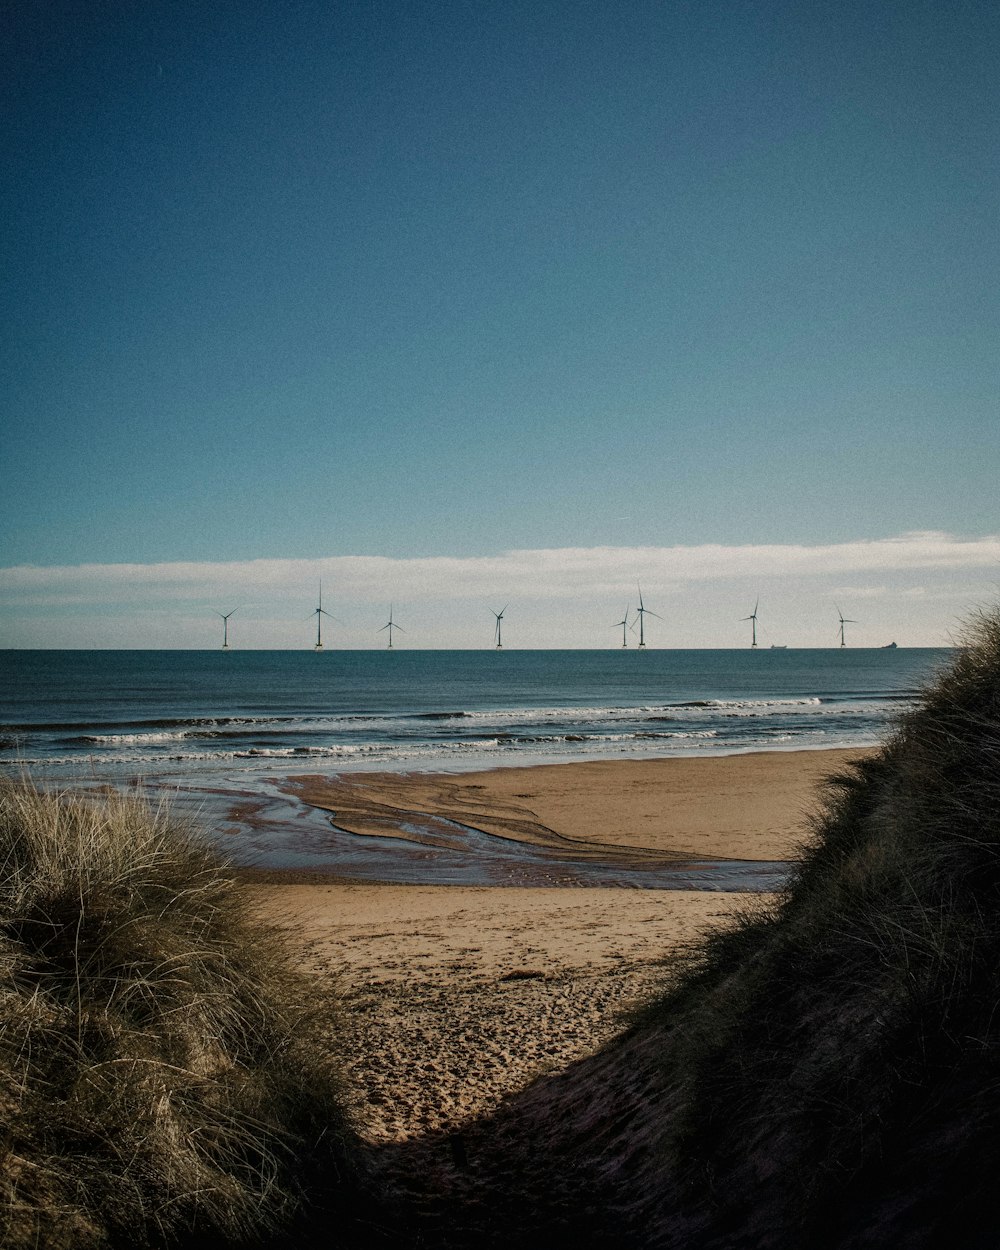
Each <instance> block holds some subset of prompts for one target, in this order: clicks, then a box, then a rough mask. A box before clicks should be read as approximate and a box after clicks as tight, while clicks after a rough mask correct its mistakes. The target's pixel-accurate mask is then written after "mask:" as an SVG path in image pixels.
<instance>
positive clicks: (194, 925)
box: [0, 781, 352, 1250]
mask: <svg viewBox="0 0 1000 1250" xmlns="http://www.w3.org/2000/svg"><path fill="white" fill-rule="evenodd" d="M316 994H317V990H316V988H315V987H314V986H313V985H312V983H311V982H308V981H306V980H304V979H303V978H301V977H300V976H299V975H298V973H297V972H296V970H295V969H294V968H293V966H292V965H291V963H290V960H289V957H288V956H287V955H286V954H285V953H284V948H283V946H282V944H281V942H280V941H279V940H278V935H277V934H276V933H274V932H271V931H270V930H268V929H267V927H266V926H262V924H261V923H260V921H259V919H258V918H257V917H256V916H254V915H253V914H252V913H251V912H250V911H249V910H248V907H247V904H246V903H245V901H244V898H243V895H242V893H241V891H240V890H239V889H238V888H237V887H236V885H235V883H234V882H232V881H231V880H230V879H229V878H228V877H227V876H226V874H225V872H224V870H223V869H222V868H221V867H220V865H219V864H218V862H217V861H216V859H215V858H214V856H213V855H212V854H211V853H210V852H209V851H208V850H207V849H206V848H205V847H204V846H203V845H201V844H200V843H199V842H198V840H197V839H196V838H195V837H194V836H193V835H192V834H191V833H190V832H189V831H187V830H186V829H185V828H184V827H180V826H178V824H177V823H176V822H175V821H174V820H172V819H171V817H170V816H169V814H168V813H167V811H166V810H165V809H163V808H160V809H154V808H151V807H150V806H149V804H148V803H147V802H145V801H144V800H143V798H142V797H138V796H136V797H128V796H122V795H118V794H108V795H102V796H94V797H70V796H67V795H57V794H47V793H44V792H42V791H40V790H38V789H36V788H35V787H34V786H32V785H31V784H30V783H28V782H23V781H22V782H11V781H2V782H0V1159H2V1164H0V1247H3V1250H8V1248H11V1250H21V1247H25V1248H27V1247H32V1248H35V1247H41V1246H44V1247H47V1248H49V1250H61V1248H62V1247H66V1250H69V1248H70V1247H72V1248H73V1250H87V1248H89V1247H103V1246H129V1247H143V1246H161V1245H162V1246H166V1245H171V1244H175V1245H183V1246H194V1245H202V1244H204V1245H255V1244H261V1243H263V1242H264V1241H266V1240H268V1239H269V1238H271V1239H273V1238H274V1237H277V1236H279V1235H281V1234H282V1231H283V1230H287V1229H288V1228H289V1227H290V1226H291V1225H293V1224H294V1221H295V1219H296V1218H297V1216H298V1215H299V1213H300V1210H301V1207H302V1203H303V1197H304V1190H306V1189H307V1188H309V1187H310V1186H312V1185H315V1184H318V1185H319V1186H321V1187H322V1189H323V1190H324V1205H325V1207H326V1209H327V1214H328V1216H329V1218H330V1220H331V1221H334V1222H333V1223H332V1224H328V1225H327V1237H326V1238H325V1240H324V1244H326V1245H330V1246H335V1245H337V1244H339V1238H338V1235H337V1227H336V1222H335V1219H336V1211H337V1207H338V1205H341V1199H342V1198H343V1195H344V1194H345V1193H346V1189H347V1187H348V1185H349V1174H350V1171H351V1169H350V1167H349V1160H350V1156H351V1144H352V1135H351V1132H350V1128H349V1126H348V1123H347V1119H346V1116H345V1113H344V1110H343V1105H344V1104H343V1095H342V1091H341V1088H340V1084H339V1081H338V1078H337V1072H336V1069H335V1065H334V1064H333V1062H332V1061H331V1059H330V1058H329V1055H328V1051H327V1049H326V1047H325V1045H324V1042H323V1037H322V1030H323V1028H325V1027H326V1028H328V1027H329V1023H330V1022H329V1016H328V1015H323V1014H321V1013H319V1012H317V1011H316V1010H315V1008H314V1006H313V1004H314V1003H315V999H316ZM344 1201H345V1202H346V1199H344Z"/></svg>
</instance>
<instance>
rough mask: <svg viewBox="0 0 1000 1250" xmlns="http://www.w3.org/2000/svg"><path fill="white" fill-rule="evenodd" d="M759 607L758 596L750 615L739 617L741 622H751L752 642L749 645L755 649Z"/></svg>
mask: <svg viewBox="0 0 1000 1250" xmlns="http://www.w3.org/2000/svg"><path fill="white" fill-rule="evenodd" d="M759 607H760V595H758V596H757V602H756V603H755V604H754V605H753V611H752V612H751V613H750V615H749V616H741V617H740V620H741V621H750V622H751V629H752V630H753V635H752V637H753V641H752V642H751V643H750V646H751V647H756V645H757V609H758V608H759Z"/></svg>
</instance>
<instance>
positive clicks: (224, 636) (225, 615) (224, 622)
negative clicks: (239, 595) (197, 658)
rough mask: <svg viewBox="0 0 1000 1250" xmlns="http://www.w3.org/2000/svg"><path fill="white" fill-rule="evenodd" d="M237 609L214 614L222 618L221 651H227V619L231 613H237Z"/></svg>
mask: <svg viewBox="0 0 1000 1250" xmlns="http://www.w3.org/2000/svg"><path fill="white" fill-rule="evenodd" d="M238 611H239V608H232V609H231V610H230V611H229V612H216V614H215V615H216V616H221V617H222V649H223V651H228V650H229V618H230V617H231V616H232V614H233V612H238Z"/></svg>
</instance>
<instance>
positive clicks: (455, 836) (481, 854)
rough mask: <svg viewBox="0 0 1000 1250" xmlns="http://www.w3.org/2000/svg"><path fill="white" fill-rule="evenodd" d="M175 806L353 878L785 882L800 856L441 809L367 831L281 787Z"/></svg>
mask: <svg viewBox="0 0 1000 1250" xmlns="http://www.w3.org/2000/svg"><path fill="white" fill-rule="evenodd" d="M171 805H172V806H173V807H174V809H175V810H177V811H180V812H183V813H185V814H189V815H192V816H194V817H195V819H196V820H197V822H198V824H199V825H200V826H201V827H202V828H203V829H205V830H206V831H207V832H208V834H209V836H210V837H211V839H212V841H213V842H214V843H216V845H218V847H219V849H220V850H221V851H222V852H223V854H224V855H225V856H226V858H227V859H228V860H229V861H230V862H231V863H233V864H234V865H236V866H239V867H246V868H256V869H259V870H261V871H267V872H303V873H309V874H317V873H318V874H323V875H329V876H334V877H341V878H344V879H346V880H352V881H372V882H374V881H387V882H393V883H396V884H413V885H478V886H631V887H636V888H642V889H655V890H726V891H730V890H735V891H747V892H761V891H769V890H777V889H780V888H781V887H782V886H783V885H784V884H785V882H786V881H787V879H788V876H789V873H790V872H791V869H792V865H791V864H789V863H786V862H784V861H770V860H725V859H712V860H694V859H692V860H684V859H678V858H677V857H676V856H668V855H663V856H656V855H651V854H650V853H649V852H642V853H641V854H635V855H630V854H629V853H628V851H627V850H624V849H620V848H615V851H616V852H617V853H614V854H613V853H611V852H609V854H608V855H607V857H602V856H601V855H600V853H599V852H598V853H597V854H595V853H594V852H593V850H591V851H589V852H588V855H587V857H586V858H581V857H579V856H577V855H575V854H574V852H573V850H572V849H571V848H570V849H563V848H561V847H560V848H553V847H545V846H537V845H535V844H533V843H529V842H520V841H517V840H515V839H513V838H506V837H501V836H499V835H497V834H493V833H487V832H485V831H483V830H482V829H477V828H475V827H473V826H471V825H467V824H461V823H459V822H457V821H454V820H447V819H444V818H442V817H441V816H439V815H436V816H434V817H428V823H427V825H426V826H423V825H422V824H421V823H420V818H419V814H417V815H414V814H413V813H410V814H409V816H410V819H408V820H407V821H405V822H403V821H401V822H399V823H398V825H397V826H396V828H398V830H399V833H400V835H401V836H393V835H392V834H377V835H372V834H359V833H353V832H351V831H350V830H348V829H343V828H341V827H339V826H338V825H337V823H336V818H335V816H334V815H333V814H332V813H330V812H328V811H325V810H322V809H320V808H316V807H312V806H310V805H309V804H307V803H305V802H303V801H302V800H301V799H300V798H298V797H297V796H296V795H294V794H288V793H285V792H283V791H281V790H278V789H269V790H267V791H257V792H254V793H248V792H246V791H240V790H225V789H215V788H212V789H207V788H206V789H199V788H196V787H191V788H185V789H182V790H176V791H174V792H173V795H172V799H171Z"/></svg>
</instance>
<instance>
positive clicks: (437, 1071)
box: [257, 885, 766, 1141]
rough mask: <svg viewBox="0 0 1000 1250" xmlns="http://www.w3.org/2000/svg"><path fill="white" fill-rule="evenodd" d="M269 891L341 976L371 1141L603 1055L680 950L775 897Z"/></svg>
mask: <svg viewBox="0 0 1000 1250" xmlns="http://www.w3.org/2000/svg"><path fill="white" fill-rule="evenodd" d="M257 893H258V897H259V899H260V905H261V907H262V909H263V910H264V912H265V913H266V914H267V915H268V917H269V918H270V919H277V920H278V921H279V922H280V923H281V924H282V925H283V926H286V927H287V928H288V929H289V930H290V935H291V937H292V939H293V941H294V942H295V944H296V945H297V946H299V947H300V948H301V949H302V952H303V956H304V960H303V962H304V965H305V966H306V967H307V968H309V969H310V970H312V971H314V972H316V973H318V974H320V975H322V976H324V977H329V976H336V977H337V978H338V980H339V982H340V995H341V998H342V1001H343V1005H344V1022H343V1023H344V1030H345V1031H344V1033H343V1036H342V1037H341V1039H340V1041H339V1049H341V1051H342V1053H343V1054H344V1055H345V1058H346V1062H347V1064H348V1068H349V1072H350V1077H351V1080H352V1083H353V1084H354V1086H355V1088H356V1090H357V1092H358V1109H359V1112H360V1114H361V1117H362V1120H363V1121H365V1122H366V1124H367V1127H366V1129H365V1135H366V1136H367V1137H368V1138H369V1139H370V1140H372V1141H387V1140H402V1139H404V1138H407V1137H410V1136H413V1135H415V1134H419V1133H424V1132H427V1131H429V1130H433V1129H439V1128H443V1127H447V1126H451V1125H457V1124H460V1123H462V1122H463V1121H465V1120H468V1119H471V1118H474V1117H475V1116H477V1115H478V1114H480V1113H482V1112H483V1111H485V1110H487V1109H489V1108H491V1107H493V1106H495V1105H496V1104H497V1103H498V1102H499V1101H500V1100H501V1099H502V1098H503V1097H504V1096H505V1095H507V1094H510V1093H513V1092H514V1091H515V1090H518V1089H521V1088H523V1087H524V1086H525V1085H527V1084H528V1083H529V1082H530V1080H531V1079H532V1078H533V1077H535V1076H537V1075H539V1074H540V1073H543V1072H547V1071H552V1070H553V1069H556V1068H561V1067H564V1066H565V1065H566V1064H567V1063H570V1062H571V1061H572V1060H574V1059H578V1058H580V1057H582V1056H583V1055H586V1054H589V1053H591V1052H593V1051H594V1050H596V1049H598V1048H599V1047H600V1046H601V1045H602V1044H603V1043H604V1042H605V1041H607V1040H608V1038H609V1037H611V1036H612V1035H613V1034H614V1032H616V1031H617V1030H618V1028H619V1027H620V1022H621V1018H622V1013H623V1012H624V1011H625V1010H627V1009H628V1008H629V1007H630V1006H633V1005H634V1004H635V1003H636V1002H638V1001H640V1000H641V999H642V998H643V997H644V996H645V995H647V994H648V993H650V992H651V991H652V990H653V989H654V988H655V987H656V986H657V985H659V984H661V983H662V981H663V979H664V977H665V975H666V974H667V970H668V969H669V967H670V964H671V963H672V962H673V960H674V959H675V958H676V956H677V954H678V953H679V952H681V951H683V950H685V949H686V948H687V947H688V946H689V945H690V944H691V943H692V942H693V941H695V940H696V939H697V938H698V936H699V935H700V934H701V933H703V932H704V931H705V930H706V929H707V928H708V927H711V926H713V925H716V924H718V923H720V922H721V921H722V920H724V919H725V917H727V916H728V915H730V914H731V913H732V912H733V911H735V910H736V909H737V908H739V907H743V906H746V905H748V901H751V902H752V901H754V900H757V901H760V900H761V898H762V896H751V899H750V900H748V896H747V895H740V894H718V893H702V892H694V891H691V892H684V891H664V890H627V889H600V888H594V889H489V888H480V889H475V888H466V887H459V886H424V887H421V886H393V885H373V886H368V885H303V886H295V885H277V886H267V887H259V888H257ZM764 897H766V896H764Z"/></svg>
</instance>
